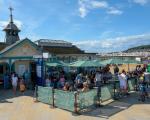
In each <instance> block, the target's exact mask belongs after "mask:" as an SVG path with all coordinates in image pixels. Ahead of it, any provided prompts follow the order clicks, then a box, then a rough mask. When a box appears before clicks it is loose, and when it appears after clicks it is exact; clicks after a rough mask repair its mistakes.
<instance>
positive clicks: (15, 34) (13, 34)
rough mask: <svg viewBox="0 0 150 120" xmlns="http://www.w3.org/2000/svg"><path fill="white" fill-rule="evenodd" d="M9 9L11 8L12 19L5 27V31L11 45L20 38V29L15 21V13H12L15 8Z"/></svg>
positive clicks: (7, 41) (6, 38)
mask: <svg viewBox="0 0 150 120" xmlns="http://www.w3.org/2000/svg"><path fill="white" fill-rule="evenodd" d="M9 10H10V20H9V23H8V25H7V26H6V27H5V28H4V29H3V31H5V34H6V35H5V42H6V44H7V45H11V44H13V43H15V42H16V41H18V40H20V38H19V32H20V30H19V29H18V27H17V26H16V25H15V24H14V22H13V15H12V11H13V8H12V7H10V8H9Z"/></svg>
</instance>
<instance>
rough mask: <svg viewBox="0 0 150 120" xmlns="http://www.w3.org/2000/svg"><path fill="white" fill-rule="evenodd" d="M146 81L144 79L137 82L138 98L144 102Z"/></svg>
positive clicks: (146, 95) (146, 94)
mask: <svg viewBox="0 0 150 120" xmlns="http://www.w3.org/2000/svg"><path fill="white" fill-rule="evenodd" d="M146 86H147V83H146V82H145V81H141V82H139V85H138V87H139V93H140V98H139V101H142V102H145V99H146V97H147V98H148V93H147V90H146V88H147V87H146Z"/></svg>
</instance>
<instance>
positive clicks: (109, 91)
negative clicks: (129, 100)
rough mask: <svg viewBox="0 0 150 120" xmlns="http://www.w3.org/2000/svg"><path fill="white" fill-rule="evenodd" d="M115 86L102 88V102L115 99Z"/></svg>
mask: <svg viewBox="0 0 150 120" xmlns="http://www.w3.org/2000/svg"><path fill="white" fill-rule="evenodd" d="M113 90H114V89H113V86H112V85H107V86H102V87H101V101H102V102H104V101H106V100H109V99H112V98H113Z"/></svg>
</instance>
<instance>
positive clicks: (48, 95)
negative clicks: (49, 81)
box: [37, 86, 53, 105]
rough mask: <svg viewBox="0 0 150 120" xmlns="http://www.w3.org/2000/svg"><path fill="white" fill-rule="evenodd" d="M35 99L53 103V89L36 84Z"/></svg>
mask: <svg viewBox="0 0 150 120" xmlns="http://www.w3.org/2000/svg"><path fill="white" fill-rule="evenodd" d="M37 94H38V96H37V100H38V101H40V102H43V103H46V104H51V105H52V104H53V90H52V88H50V87H41V86H38V91H37Z"/></svg>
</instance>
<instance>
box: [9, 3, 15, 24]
mask: <svg viewBox="0 0 150 120" xmlns="http://www.w3.org/2000/svg"><path fill="white" fill-rule="evenodd" d="M9 10H10V22H11V23H13V15H12V11H13V10H14V9H13V8H12V7H11V6H10V7H9Z"/></svg>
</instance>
